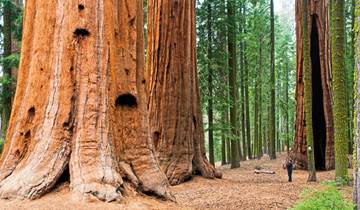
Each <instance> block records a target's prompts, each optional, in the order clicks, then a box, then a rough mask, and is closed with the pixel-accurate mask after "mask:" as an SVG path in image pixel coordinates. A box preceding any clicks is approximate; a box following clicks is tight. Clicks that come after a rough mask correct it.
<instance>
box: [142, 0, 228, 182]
mask: <svg viewBox="0 0 360 210" xmlns="http://www.w3.org/2000/svg"><path fill="white" fill-rule="evenodd" d="M148 8H149V9H148V37H149V38H148V50H147V52H148V58H147V70H148V79H149V90H148V91H149V94H150V101H149V115H150V131H151V135H152V139H153V142H154V145H155V149H156V152H157V156H158V159H159V162H160V165H161V167H162V169H163V171H164V172H165V174H166V176H167V177H168V179H169V181H170V184H172V185H175V184H179V183H181V182H184V181H185V180H187V179H189V178H190V177H191V176H192V174H193V173H196V172H198V173H200V174H201V175H202V176H204V177H208V178H212V177H220V176H221V174H220V173H219V172H217V171H216V170H215V168H214V166H212V165H211V164H210V163H209V162H208V160H207V159H206V156H205V145H204V129H203V122H202V114H201V107H200V93H199V86H198V78H197V71H196V44H195V43H196V31H195V0H186V1H160V2H159V1H158V0H150V1H148ZM144 82H145V81H144Z"/></svg>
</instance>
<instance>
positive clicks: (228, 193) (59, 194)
mask: <svg viewBox="0 0 360 210" xmlns="http://www.w3.org/2000/svg"><path fill="white" fill-rule="evenodd" d="M284 159H285V156H284V155H280V157H279V158H278V159H277V160H269V159H268V158H266V157H265V158H263V159H262V160H251V161H246V162H241V168H239V169H233V170H230V169H229V166H222V167H219V169H220V170H221V171H222V172H223V179H218V180H208V179H204V178H201V177H195V178H194V179H193V180H191V181H189V182H186V183H184V184H182V185H179V186H174V187H171V190H172V192H173V194H174V195H175V197H176V199H177V203H173V202H165V201H161V200H158V199H156V198H152V197H149V196H144V195H143V196H133V197H127V198H126V199H124V201H122V202H120V203H103V202H98V201H96V202H85V201H80V202H79V201H75V200H73V199H72V198H71V194H70V193H69V188H68V186H67V185H66V184H65V185H63V186H62V187H60V188H58V189H56V190H55V191H54V192H52V193H50V194H48V195H46V196H44V197H42V198H41V199H38V200H35V201H26V200H25V201H19V200H12V201H8V200H0V209H9V210H10V209H11V210H15V209H26V210H28V209H30V210H31V209H36V210H43V209H44V210H45V209H46V210H48V209H49V210H50V209H51V210H52V209H54V210H58V209H72V210H78V209H79V210H81V209H84V210H85V209H86V210H88V209H89V210H91V209H101V210H107V209H109V210H110V209H131V210H133V209H264V210H265V209H266V210H267V209H287V208H289V207H292V206H293V205H294V203H295V202H296V201H297V200H298V199H299V194H300V193H301V192H302V191H303V189H304V188H306V187H309V188H314V187H319V186H320V184H319V183H320V182H323V181H327V180H332V179H333V177H334V171H329V172H319V173H317V177H318V182H317V183H307V182H306V180H307V172H306V171H294V174H293V176H294V180H293V182H292V183H288V182H287V173H286V170H283V169H282V163H283V161H284ZM255 166H261V167H265V168H269V169H271V170H273V171H275V172H276V174H274V175H268V174H254V167H255ZM342 191H343V193H344V195H345V197H346V198H348V199H351V193H352V189H351V187H345V188H343V189H342Z"/></svg>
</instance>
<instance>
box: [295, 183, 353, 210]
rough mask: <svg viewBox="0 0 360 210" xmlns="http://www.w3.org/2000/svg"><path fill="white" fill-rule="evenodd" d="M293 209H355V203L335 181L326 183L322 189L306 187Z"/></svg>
mask: <svg viewBox="0 0 360 210" xmlns="http://www.w3.org/2000/svg"><path fill="white" fill-rule="evenodd" d="M292 209H293V210H328V209H331V210H337V209H338V210H353V209H354V205H353V204H352V203H351V202H350V201H347V200H345V199H344V198H343V196H342V194H341V192H339V191H338V190H337V189H336V184H335V183H332V182H331V183H325V184H323V187H322V189H320V190H310V189H306V190H304V192H302V193H301V196H300V201H299V202H298V203H297V204H296V205H295V207H294V208H292Z"/></svg>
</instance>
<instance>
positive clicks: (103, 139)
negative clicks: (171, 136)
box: [0, 0, 168, 201]
mask: <svg viewBox="0 0 360 210" xmlns="http://www.w3.org/2000/svg"><path fill="white" fill-rule="evenodd" d="M142 9H143V8H142V1H141V0H139V1H118V0H114V1H103V0H94V1H84V2H83V3H82V4H78V3H77V2H75V1H64V0H56V1H51V2H49V1H40V0H30V1H27V2H26V8H25V17H24V31H23V42H22V43H23V46H22V54H21V64H20V71H19V78H18V85H17V91H16V95H15V99H14V105H13V111H12V113H11V119H10V124H9V128H8V132H7V136H6V143H5V149H4V153H3V155H2V157H1V160H0V163H1V166H0V180H1V182H0V196H1V197H2V198H12V197H21V198H29V199H35V198H38V197H39V196H41V195H43V194H44V193H46V192H48V191H49V190H51V189H52V187H53V186H54V185H55V184H56V182H57V180H58V179H59V177H60V176H61V175H62V174H63V173H64V171H66V170H67V168H69V171H70V188H71V190H72V191H73V192H75V194H77V195H80V196H85V197H96V198H98V199H100V200H104V201H112V200H117V199H119V198H121V191H123V189H124V187H125V188H127V187H126V186H129V185H124V184H125V182H123V179H122V177H126V180H130V182H131V183H132V185H134V187H137V188H138V189H141V190H142V191H145V192H151V193H155V194H157V195H159V196H167V195H168V194H167V185H168V182H167V180H166V177H165V176H164V174H163V172H161V170H160V167H159V165H158V163H157V162H156V159H155V156H154V154H153V150H152V148H153V145H152V143H151V139H150V135H149V132H148V117H147V110H146V105H147V98H146V96H145V84H144V83H143V14H142V13H143V12H142V11H143V10H142Z"/></svg>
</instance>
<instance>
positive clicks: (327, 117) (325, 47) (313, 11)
mask: <svg viewBox="0 0 360 210" xmlns="http://www.w3.org/2000/svg"><path fill="white" fill-rule="evenodd" d="M328 9H329V8H328V5H327V1H325V0H319V1H311V0H308V14H309V15H310V18H309V23H308V25H309V40H312V41H310V42H313V43H312V44H311V46H310V49H311V51H312V55H309V56H311V61H312V66H313V67H312V71H316V70H317V71H320V73H319V75H320V76H319V79H318V80H317V79H316V78H314V77H313V90H314V91H319V90H321V92H322V97H320V98H321V100H320V101H321V104H320V105H322V109H323V110H322V112H323V113H320V114H321V115H323V118H324V121H322V120H319V119H320V117H321V116H320V115H319V112H318V110H313V124H314V126H321V127H320V129H319V127H314V133H315V132H324V133H323V135H324V136H326V137H325V138H326V140H325V144H324V145H323V146H322V147H323V148H322V149H324V153H323V154H324V155H322V156H324V157H320V156H318V155H319V152H318V153H317V151H316V150H315V162H316V163H317V168H318V169H325V170H330V169H333V168H334V167H335V163H334V129H333V115H332V106H331V66H330V39H329V21H328ZM301 23H302V0H297V1H296V43H297V47H296V52H297V55H296V60H297V62H296V122H295V142H294V147H293V150H292V152H293V153H294V154H295V156H296V167H297V168H300V169H306V168H307V153H306V149H307V146H306V133H305V126H306V122H305V112H304V81H303V78H304V72H303V56H304V55H303V52H302V37H301V34H302V25H301ZM316 32H317V38H315V36H316ZM314 39H318V42H316V41H315V40H314ZM315 44H317V46H316V45H315ZM316 47H318V53H315V52H317V50H316V49H315V48H316ZM314 62H318V65H317V64H316V63H314ZM316 66H317V67H316ZM316 83H319V84H318V85H319V88H316ZM320 95H321V94H320ZM315 105H319V94H314V92H313V107H314V106H315ZM318 108H321V107H318ZM319 116H320V117H319ZM321 129H323V131H320V130H321ZM319 141H320V140H319V138H316V134H314V147H315V148H314V149H316V147H317V146H318V145H319V144H320V143H319ZM319 158H320V159H321V158H324V161H323V164H320V163H319Z"/></svg>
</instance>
